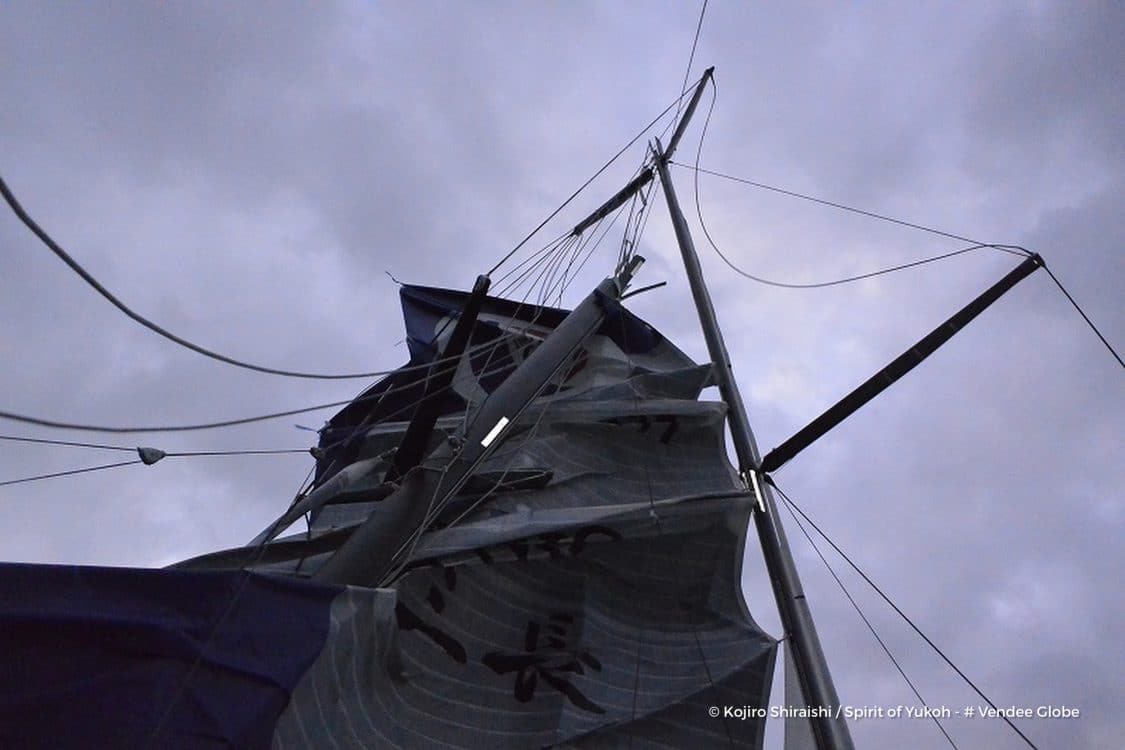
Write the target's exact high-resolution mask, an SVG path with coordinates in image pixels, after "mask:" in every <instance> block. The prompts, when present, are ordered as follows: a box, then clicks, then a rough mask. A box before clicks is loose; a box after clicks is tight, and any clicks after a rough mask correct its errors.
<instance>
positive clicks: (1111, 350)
mask: <svg viewBox="0 0 1125 750" xmlns="http://www.w3.org/2000/svg"><path fill="white" fill-rule="evenodd" d="M1043 270H1044V271H1046V272H1047V275H1048V276H1050V277H1051V281H1053V282H1055V285H1056V286H1058V288H1059V291H1060V292H1062V293H1063V294H1064V295H1066V298H1067V299H1068V300H1070V304H1072V305H1074V309H1075V310H1077V311H1078V314H1079V315H1081V316H1082V319H1083V320H1085V321H1086V325H1088V326H1090V330H1091V331H1093V332H1094V335H1095V336H1097V337H1098V338H1099V339H1101V342H1102V343H1103V344H1105V348H1106V349H1109V353H1110V354H1112V355H1113V357H1114V359H1116V360H1117V364H1119V365H1121V366H1122V367H1125V362H1123V361H1122V360H1121V355H1120V354H1118V353H1117V351H1116V350H1115V349H1114V348H1113V347H1112V346H1111V345H1110V343H1109V342H1108V341H1106V338H1105V336H1103V335H1102V332H1101V331H1099V330H1098V327H1097V326H1096V325H1094V321H1092V320H1090V317H1089V316H1088V315H1087V314H1086V313H1085V312H1084V311H1083V310H1082V308H1081V307H1079V306H1078V303H1077V302H1076V301H1075V300H1074V297H1071V296H1070V292H1068V291H1067V290H1066V287H1064V286H1063V285H1062V282H1061V281H1059V280H1058V277H1056V276H1055V275H1054V274H1053V273H1051V269H1050V268H1048V267H1047V264H1046V263H1044V264H1043Z"/></svg>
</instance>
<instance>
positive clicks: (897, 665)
mask: <svg viewBox="0 0 1125 750" xmlns="http://www.w3.org/2000/svg"><path fill="white" fill-rule="evenodd" d="M778 492H781V490H778ZM785 509H786V510H788V511H789V515H791V516H793V520H794V521H795V522H796V523H797V528H799V529H800V530H801V533H802V534H804V536H805V539H807V540H808V542H809V544H810V545H811V546H812V548H813V551H815V552H816V555H817V557H819V558H820V561H821V562H822V563H824V567H826V568H828V572H829V573H831V574H832V578H834V579H835V581H836V585H838V586H839V587H840V590H841V591H843V592H844V596H846V597H847V598H848V601H849V602H851V605H852V607H853V608H854V609H855V611H856V613H857V614H858V615H859V617H860V619H861V620H863V624H864V625H866V626H867V629H868V630H870V631H871V635H873V636H875V640H876V641H878V642H879V646H880V648H882V649H883V653H885V654H886V655H887V658H888V659H890V660H891V663H892V664H894V667H895V669H897V670H898V673H899V674H900V675H902V679H903V680H905V681H906V684H907V685H909V686H910V690H911V692H913V693H914V697H915V698H917V699H918V701H919V702H920V703H921V704H922V705H923V706H924V707H926V708H929V707H930V704H929V703H927V702H926V699H925V698H923V697H922V694H921V693H920V692H918V688H917V687H915V686H914V683H913V682H912V681H911V679H910V678H909V677H907V676H906V670H904V669H903V668H902V665H901V664H900V663H899V661H898V659H896V658H895V655H894V654H893V653H891V649H890V648H889V647H888V646H887V644H886V643H885V642H884V641H883V639H882V637H880V635H879V632H878V631H877V630H875V626H874V625H872V624H871V621H870V620H868V619H867V615H865V614H864V613H863V610H862V609H861V608H860V606H859V603H858V602H856V600H855V598H854V597H852V595H851V592H850V591H848V587H847V586H845V585H844V582H843V581H842V580H840V576H839V575H837V574H836V571H835V570H834V569H833V568H832V563H830V562H828V558H826V557H825V556H824V553H823V552H821V551H820V546H819V545H817V543H816V541H815V540H814V539H813V538H812V535H811V534H809V532H808V529H806V528H805V525H804V523H802V522H801V519H800V517H799V516H798V515H797V514H796V513H794V512H793V508H792V507H790V506H789V504H788V503H787V504H786V505H785ZM927 713H929V714H930V718H932V719H933V720H934V723H935V724H937V728H938V729H939V730H940V731H941V733H942V734H943V735H945V739H946V740H948V741H949V744H950V745H951V746H952V747H953V748H954V750H958V748H957V743H956V742H954V741H953V738H952V737H950V736H949V732H947V731H946V729H945V726H944V725H943V724H942V723H941V719H939V718H938V717H937V715H936V713H933V712H927Z"/></svg>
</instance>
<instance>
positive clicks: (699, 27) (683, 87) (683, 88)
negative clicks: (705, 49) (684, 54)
mask: <svg viewBox="0 0 1125 750" xmlns="http://www.w3.org/2000/svg"><path fill="white" fill-rule="evenodd" d="M706 14H707V0H703V7H702V8H700V9H699V23H697V24H696V25H695V37H694V38H692V40H691V53H690V54H689V55H688V59H687V67H686V68H684V82H683V85H681V86H680V90H681V91H687V80H688V76H689V75H691V64H692V63H693V62H695V47H696V45H698V44H699V32H700V31H701V30H702V29H703V17H704V16H705V15H706ZM682 104H683V98H682V97H681V98H680V104H677V105H676V116H677V117H678V116H679V114H680V105H682Z"/></svg>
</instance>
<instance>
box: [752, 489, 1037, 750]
mask: <svg viewBox="0 0 1125 750" xmlns="http://www.w3.org/2000/svg"><path fill="white" fill-rule="evenodd" d="M763 476H764V477H765V480H766V481H767V482H768V483H769V484H770V486H771V487H773V488H774V489H775V490H777V491H778V493H780V495H781V496H782V497H783V498H784V499H785V502H786V503H787V504H788V505H789V506H790V507H791V508H792V509H793V510H795V511H797V513H799V514H800V515H801V518H803V519H805V521H807V522H808V524H809V525H810V526H812V527H813V529H815V530H816V533H817V534H819V535H820V537H821V538H822V539H823V540H824V541H826V542H828V544H829V545H830V546H831V547H832V549H834V550H836V554H838V555H840V557H842V558H844V561H845V562H846V563H847V564H848V565H850V566H851V568H852V570H854V571H855V572H856V573H858V574H859V576H860V578H862V579H863V580H864V581H866V582H867V585H868V586H870V587H871V588H872V589H874V591H875V593H876V594H878V595H879V596H880V597H881V598H882V599H883V601H885V602H886V603H887V604H888V605H890V607H891V609H893V610H894V611H895V612H896V613H897V614H898V616H899V617H901V618H902V619H903V620H904V621H905V622H906V624H907V625H909V626H910V627H911V629H912V630H914V632H915V633H917V634H918V635H919V636H920V637H921V638H922V640H923V641H925V642H926V644H927V645H928V646H929V647H930V648H931V649H933V650H934V653H936V654H937V655H938V656H940V657H941V658H942V660H943V661H944V662H945V663H946V664H948V665H949V666H950V668H951V669H953V671H954V672H956V673H957V675H958V676H959V677H960V678H961V679H962V680H964V681H965V683H966V684H967V685H968V686H969V687H971V688H972V689H973V692H975V693H976V694H977V695H978V696H980V697H981V699H983V700H984V702H985V703H987V704H988V705H989V706H991V707H992V708H994V709H996V710H997V714H998V715H999V717H1000V718H1001V719H1003V720H1004V723H1005V724H1007V725H1008V726H1009V727H1011V729H1012V731H1013V732H1015V733H1016V734H1018V735H1019V736H1020V739H1022V740H1023V741H1024V742H1026V743H1027V745H1028V747H1031V748H1033V749H1034V750H1039V748H1038V746H1036V744H1035V743H1034V742H1032V741H1031V740H1030V739H1028V737H1027V735H1026V734H1024V733H1023V732H1021V731H1020V728H1019V727H1017V726H1016V725H1015V723H1014V722H1013V721H1012V720H1011V719H1010V718H1008V717H1007V716H1006V715H1005V714H1004V712H1002V711H1000V710H999V709H998V708H997V706H996V704H995V703H993V702H992V699H991V698H989V697H988V696H987V695H985V694H984V691H983V690H981V689H980V688H979V687H977V685H976V683H974V682H973V681H972V680H971V679H969V676H968V675H966V674H965V673H964V672H962V671H961V668H960V667H958V666H957V665H956V664H954V663H953V661H952V660H951V659H950V658H949V657H948V656H946V655H945V652H944V651H942V650H941V649H940V648H938V646H937V644H936V643H934V642H933V641H932V640H930V637H929V636H928V635H926V634H925V633H923V632H922V629H921V628H919V627H918V626H917V625H915V624H914V621H913V620H911V619H910V618H909V617H907V615H906V613H905V612H903V611H902V610H901V609H899V607H898V605H897V604H895V603H894V601H892V600H891V598H890V597H889V596H887V595H886V594H885V593H883V590H882V589H881V588H879V586H878V585H877V584H876V583H875V582H874V581H873V580H871V578H870V577H869V576H868V575H867V574H866V573H864V572H863V570H862V569H860V567H859V566H858V565H856V564H855V563H854V562H853V561H852V559H851V558H850V557H848V555H847V553H845V552H844V551H843V550H842V549H840V547H839V546H837V544H836V543H835V542H834V541H832V539H831V538H830V537H829V536H828V535H827V534H826V533H824V531H823V530H822V529H821V528H820V527H819V526H817V524H816V522H815V521H813V520H812V519H811V518H809V517H808V514H806V513H805V511H803V510H801V507H800V506H799V505H797V503H795V502H793V500H792V499H791V498H790V497H789V496H788V495H786V494H785V491H784V490H782V489H781V488H780V487H778V486H777V484H776V483H775V482H774V481H773V478H772V477H771V476H769V475H768V474H765V475H763Z"/></svg>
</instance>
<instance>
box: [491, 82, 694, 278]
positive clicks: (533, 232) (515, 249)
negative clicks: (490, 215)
mask: <svg viewBox="0 0 1125 750" xmlns="http://www.w3.org/2000/svg"><path fill="white" fill-rule="evenodd" d="M685 95H686V92H681V93H680V95H679V96H677V97H676V100H675V101H674V102H672V103H671V104H669V105H668V106H667V107H665V108H664V111H663V112H661V113H660V114H658V115H657V116H656V117H654V118H653V119H652V120H651V121H650V122H649V124H648V125H645V126H644V128H643V129H642V130H641V132H639V133H637V134H636V135H635V136H633V138H632V140H630V141H629V142H628V143H626V144H625V145H624V146H622V147H621V150H620V151H618V152H617V153H616V154H614V155H613V156H612V157H611V158H610V160H609V161H607V162H606V163H605V164H603V165H602V166H601V168H600V169H598V171H597V172H594V174H593V176H592V177H590V179H588V180H586V181H585V182H584V183H582V185H581V186H580V187H579V188H578V189H577V190H575V191H574V192H573V193H571V194H570V197H569V198H567V199H566V200H565V201H563V202H562V205H560V206H559V207H558V208H556V209H555V210H554V211H552V212H551V213H550V215H548V216H547V218H546V219H543V221H541V222H540V223H539V226H537V227H535V229H532V230H531V233H530V234H528V235H527V236H526V237H524V238H523V239H522V240H520V242H519V244H517V245H516V246H515V247H513V248H512V249H511V250H510V251H509V252H508V254H507V255H505V256H504V257H503V258H501V259H500V262H499V263H497V264H496V265H495V266H493V267H492V268H491V269H490V270H489V271H488V274H487V275H489V276H491V275H492V273H493V272H494V271H496V269H498V268H499V267H500V266H502V265H504V264H505V263H506V262H507V261H508V259H509V258H511V257H512V256H513V255H515V254H516V252H518V251H519V249H520V248H522V247H523V246H524V245H526V244H527V242H528V241H529V240H530V239H531V238H532V237H534V236H535V235H536V234H537V233H538V232H539V230H540V229H542V228H543V227H545V226H546V225H547V222H549V221H550V220H551V219H553V218H555V217H556V216H558V214H559V213H560V212H561V211H562V210H563V209H564V208H566V207H567V206H568V205H570V202H571V201H573V200H574V199H575V198H577V197H578V194H579V193H581V192H582V191H583V190H585V189H586V188H587V187H589V185H590V183H592V182H593V181H594V180H596V179H597V178H598V177H600V176H601V174H602V172H604V171H606V170H607V169H609V168H610V166H611V165H612V164H613V163H614V162H615V161H617V160H618V158H620V157H621V155H622V154H624V153H625V152H626V151H628V150H629V149H630V148H631V147H632V145H633V144H634V143H636V142H637V141H639V140H640V139H641V137H642V136H644V134H645V133H647V132H648V131H649V130H650V129H651V128H652V126H654V125H655V124H656V123H658V122H660V120H661V119H662V118H663V117H664V115H666V114H668V113H669V112H671V111H672V108H673V107H675V106H677V105H678V104H679V103H680V102H681V101H683V98H684V96H685Z"/></svg>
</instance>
